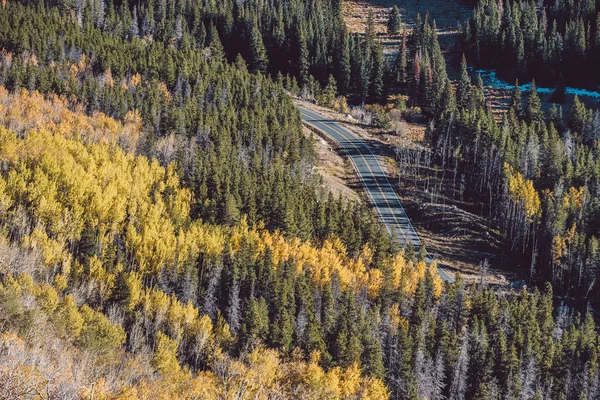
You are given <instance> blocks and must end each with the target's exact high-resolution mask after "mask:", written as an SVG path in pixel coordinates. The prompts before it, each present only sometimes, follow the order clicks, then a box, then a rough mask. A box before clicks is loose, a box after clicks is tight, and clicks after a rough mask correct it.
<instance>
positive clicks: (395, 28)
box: [387, 5, 401, 35]
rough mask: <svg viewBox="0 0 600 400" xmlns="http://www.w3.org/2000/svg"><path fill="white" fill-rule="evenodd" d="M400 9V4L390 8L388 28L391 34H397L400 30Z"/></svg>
mask: <svg viewBox="0 0 600 400" xmlns="http://www.w3.org/2000/svg"><path fill="white" fill-rule="evenodd" d="M400 24H401V21H400V10H398V6H396V5H394V7H392V9H391V10H390V13H389V17H388V23H387V30H388V33H389V34H390V35H396V34H398V33H399V32H400Z"/></svg>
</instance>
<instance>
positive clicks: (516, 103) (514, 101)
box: [510, 79, 523, 115]
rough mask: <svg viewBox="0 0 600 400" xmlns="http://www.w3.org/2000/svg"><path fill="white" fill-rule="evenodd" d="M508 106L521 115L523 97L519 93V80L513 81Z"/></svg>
mask: <svg viewBox="0 0 600 400" xmlns="http://www.w3.org/2000/svg"><path fill="white" fill-rule="evenodd" d="M510 107H512V109H513V110H514V111H515V114H517V115H521V114H522V113H523V99H522V95H521V88H520V87H519V80H518V79H517V80H516V81H515V87H514V89H513V92H512V96H511V99H510Z"/></svg>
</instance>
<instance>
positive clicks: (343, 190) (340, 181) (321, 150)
mask: <svg viewBox="0 0 600 400" xmlns="http://www.w3.org/2000/svg"><path fill="white" fill-rule="evenodd" d="M303 131H304V134H305V135H306V136H308V137H311V136H312V137H313V138H314V142H315V153H316V156H317V165H316V167H315V172H316V173H318V174H319V175H320V176H321V177H322V178H323V180H322V182H321V185H322V187H323V189H325V190H326V191H328V192H331V193H332V194H333V195H334V196H336V197H337V196H338V195H341V196H342V198H344V199H346V200H351V201H359V202H360V201H362V199H361V196H360V195H359V192H358V191H357V190H355V189H356V187H357V185H358V180H357V177H356V174H354V173H353V169H352V165H351V163H350V161H349V160H348V159H347V158H345V157H342V155H341V154H340V152H339V151H338V149H336V148H335V147H334V146H333V145H332V144H330V143H329V142H327V141H325V140H324V139H323V138H321V137H320V136H317V135H315V134H313V133H312V131H310V130H309V129H308V128H306V127H304V128H303Z"/></svg>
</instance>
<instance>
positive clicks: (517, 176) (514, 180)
mask: <svg viewBox="0 0 600 400" xmlns="http://www.w3.org/2000/svg"><path fill="white" fill-rule="evenodd" d="M504 170H505V174H506V176H507V177H508V184H507V185H508V195H509V197H510V199H511V200H512V201H513V202H515V203H518V204H521V205H522V206H523V209H524V211H525V215H526V216H527V217H528V218H529V220H530V221H531V222H533V220H534V219H535V218H538V217H539V216H540V214H541V211H542V207H541V201H540V196H539V194H538V192H537V191H536V190H535V188H534V187H533V181H531V180H529V179H525V178H524V177H523V175H521V173H520V172H519V171H517V170H515V169H514V168H513V167H511V166H510V165H508V164H506V163H505V164H504Z"/></svg>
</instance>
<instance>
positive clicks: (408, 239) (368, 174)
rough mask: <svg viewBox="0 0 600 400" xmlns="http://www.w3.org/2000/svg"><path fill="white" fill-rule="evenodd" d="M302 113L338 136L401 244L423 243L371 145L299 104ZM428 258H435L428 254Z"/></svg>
mask: <svg viewBox="0 0 600 400" xmlns="http://www.w3.org/2000/svg"><path fill="white" fill-rule="evenodd" d="M298 109H299V110H300V113H301V114H302V121H303V122H304V123H306V124H308V125H311V126H313V127H314V128H316V129H318V130H320V131H321V132H323V133H325V134H326V135H327V136H329V137H330V138H332V139H333V140H335V141H336V142H338V143H339V144H340V146H342V148H343V149H344V150H345V151H346V153H347V154H348V156H349V157H350V160H351V161H352V164H354V168H355V169H356V171H357V173H358V176H359V177H360V179H361V180H362V182H363V185H364V186H365V188H366V191H367V193H368V195H369V198H370V199H371V202H372V203H373V205H374V206H375V208H376V209H377V212H378V213H379V217H380V219H381V220H382V221H383V223H384V224H385V226H386V227H387V229H388V230H389V231H390V233H392V234H395V236H396V237H397V238H398V241H399V243H400V245H401V246H407V245H408V244H409V243H412V245H413V246H414V248H415V249H417V251H418V250H419V248H420V247H421V239H419V235H417V232H416V231H415V228H414V227H413V226H412V223H411V222H410V219H409V218H408V216H407V215H406V211H404V207H402V203H401V202H400V199H398V196H397V195H396V191H395V190H394V188H393V187H392V185H391V183H390V181H389V180H388V178H387V176H386V174H385V172H384V171H383V168H382V167H381V165H380V164H379V160H378V159H377V157H376V156H375V154H373V152H372V151H371V149H370V148H369V146H367V145H366V144H365V142H363V141H362V140H361V139H360V138H358V137H357V136H356V135H355V134H353V133H352V132H350V131H349V130H348V129H345V128H344V127H342V126H341V125H339V124H338V123H336V121H335V120H332V119H329V118H328V117H325V116H323V115H320V114H317V113H316V112H314V111H311V110H308V109H306V108H303V107H300V106H298ZM427 259H428V261H429V262H431V261H432V258H431V257H430V256H429V255H427ZM438 273H439V275H440V277H441V278H442V280H444V281H448V282H450V283H452V282H454V278H452V277H451V276H450V275H449V274H448V273H447V272H446V271H444V270H443V269H442V268H439V267H438Z"/></svg>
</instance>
